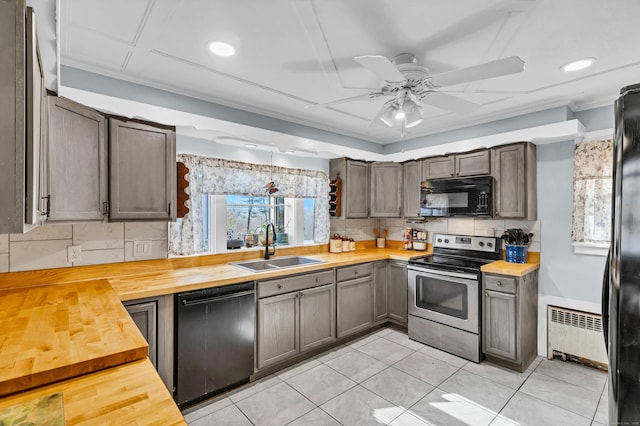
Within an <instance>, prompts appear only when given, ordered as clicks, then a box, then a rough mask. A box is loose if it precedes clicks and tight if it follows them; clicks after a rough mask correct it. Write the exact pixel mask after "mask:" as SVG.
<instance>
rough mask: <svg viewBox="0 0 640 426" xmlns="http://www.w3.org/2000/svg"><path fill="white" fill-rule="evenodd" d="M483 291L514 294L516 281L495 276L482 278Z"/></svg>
mask: <svg viewBox="0 0 640 426" xmlns="http://www.w3.org/2000/svg"><path fill="white" fill-rule="evenodd" d="M484 289H485V290H493V291H501V292H503V293H514V294H515V292H516V279H515V278H509V277H500V276H495V275H485V276H484Z"/></svg>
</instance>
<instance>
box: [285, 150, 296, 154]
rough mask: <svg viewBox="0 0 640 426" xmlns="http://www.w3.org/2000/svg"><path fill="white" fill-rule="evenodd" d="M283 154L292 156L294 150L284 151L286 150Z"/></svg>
mask: <svg viewBox="0 0 640 426" xmlns="http://www.w3.org/2000/svg"><path fill="white" fill-rule="evenodd" d="M284 153H285V154H293V153H295V151H294V150H292V149H286V150H285V151H284Z"/></svg>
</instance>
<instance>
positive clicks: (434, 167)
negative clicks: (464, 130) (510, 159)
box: [422, 149, 491, 180]
mask: <svg viewBox="0 0 640 426" xmlns="http://www.w3.org/2000/svg"><path fill="white" fill-rule="evenodd" d="M490 173H491V151H489V150H487V149H484V150H480V151H473V152H467V153H463V154H451V155H446V156H443V157H433V158H425V159H424V160H422V179H424V180H426V179H442V178H450V177H456V176H459V177H462V176H477V175H488V174H490Z"/></svg>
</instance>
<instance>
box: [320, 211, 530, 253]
mask: <svg viewBox="0 0 640 426" xmlns="http://www.w3.org/2000/svg"><path fill="white" fill-rule="evenodd" d="M348 220H349V219H348ZM350 220H354V219H350ZM379 222H380V224H379V225H378V226H379V227H380V228H381V229H386V230H387V231H388V232H389V235H388V238H389V239H390V240H402V236H403V234H404V230H405V228H407V227H411V228H415V229H422V230H425V231H428V233H429V236H428V238H429V243H431V242H432V237H433V234H437V233H439V232H442V233H448V234H463V235H486V236H495V237H499V236H500V235H502V233H503V232H504V231H505V230H506V229H510V228H520V229H522V230H523V231H526V232H532V233H533V238H532V242H531V243H530V244H529V251H535V252H539V251H540V235H541V224H540V221H539V220H535V221H531V220H509V219H499V220H496V219H472V218H469V219H457V218H456V219H429V220H428V221H427V222H425V223H406V222H405V220H404V219H380V221H379ZM332 231H333V228H332Z"/></svg>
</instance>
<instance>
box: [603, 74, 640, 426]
mask: <svg viewBox="0 0 640 426" xmlns="http://www.w3.org/2000/svg"><path fill="white" fill-rule="evenodd" d="M611 217H612V228H611V248H610V250H609V258H608V259H607V263H606V267H605V274H604V282H603V287H602V314H603V315H602V317H603V322H604V323H603V326H604V332H605V342H606V344H607V350H608V355H609V424H610V425H618V424H640V84H636V85H633V86H628V87H624V88H622V89H621V91H620V97H619V98H618V99H617V100H616V103H615V134H614V142H613V199H612V216H611Z"/></svg>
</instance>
